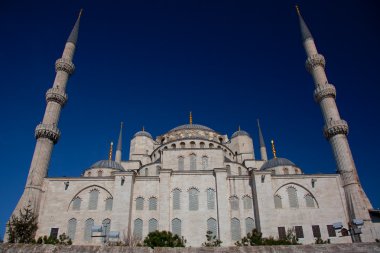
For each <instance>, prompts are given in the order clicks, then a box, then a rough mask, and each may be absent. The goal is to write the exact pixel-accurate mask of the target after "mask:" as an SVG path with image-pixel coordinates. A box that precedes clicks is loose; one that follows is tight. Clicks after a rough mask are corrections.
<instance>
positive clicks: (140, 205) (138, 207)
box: [136, 197, 144, 210]
mask: <svg viewBox="0 0 380 253" xmlns="http://www.w3.org/2000/svg"><path fill="white" fill-rule="evenodd" d="M143 209H144V198H143V197H138V198H136V210H143Z"/></svg>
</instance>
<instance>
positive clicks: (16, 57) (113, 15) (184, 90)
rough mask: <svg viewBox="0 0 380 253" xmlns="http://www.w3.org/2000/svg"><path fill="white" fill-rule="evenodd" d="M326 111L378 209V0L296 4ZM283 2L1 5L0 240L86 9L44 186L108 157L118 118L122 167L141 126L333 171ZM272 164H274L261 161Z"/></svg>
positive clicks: (292, 20)
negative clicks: (328, 102) (322, 83)
mask: <svg viewBox="0 0 380 253" xmlns="http://www.w3.org/2000/svg"><path fill="white" fill-rule="evenodd" d="M297 3H298V4H299V5H300V7H301V12H302V14H303V16H304V19H305V21H306V23H307V24H308V26H309V28H310V30H311V32H312V34H313V36H314V38H315V40H316V43H317V47H318V49H319V51H320V53H322V54H323V55H324V56H325V58H326V61H327V68H326V71H327V75H328V78H329V81H330V83H332V84H334V85H335V86H336V89H337V104H338V108H339V110H340V113H341V116H342V118H343V119H345V120H347V122H348V123H349V126H350V134H349V142H350V145H351V149H352V152H353V155H354V159H355V162H356V165H357V169H358V172H359V176H360V179H361V182H362V184H363V187H364V189H365V191H366V193H367V194H368V196H369V198H370V200H371V201H372V204H373V205H374V207H377V208H379V207H380V195H379V193H378V192H379V190H378V189H379V185H378V184H379V178H380V169H379V160H378V159H377V156H379V154H380V149H379V143H380V135H379V134H378V131H379V129H380V113H379V109H380V105H379V100H378V96H379V92H380V87H379V85H380V77H379V69H380V63H379V62H380V61H379V59H380V53H379V50H378V48H379V45H380V33H379V31H380V20H379V19H380V16H379V15H378V13H379V5H378V1H369V0H361V1H326V0H322V1H298V2H297ZM294 4H295V2H294V1H285V0H281V1H239V0H234V1H231V0H226V1H220V0H219V1H193V0H192V1H165V0H163V1H144V0H141V1H140V0H139V1H81V0H79V1H78V0H75V1H74V0H65V1H63V0H60V1H19V0H2V1H1V2H0V23H1V25H0V34H1V39H0V73H1V81H0V94H1V99H0V110H1V111H0V112H1V124H0V154H1V156H0V157H1V165H2V166H1V173H2V176H1V179H2V182H1V184H0V192H1V193H2V194H3V195H2V196H3V199H2V201H1V212H0V235H1V234H3V233H4V232H3V231H4V230H3V228H4V227H5V223H6V220H7V219H8V217H9V215H10V214H11V212H12V210H13V208H14V207H15V206H16V203H17V201H18V199H19V197H20V196H21V194H22V191H23V188H24V185H25V181H26V177H27V174H28V170H29V165H30V161H31V157H32V154H33V150H34V145H35V139H34V136H33V133H34V128H35V126H36V125H37V124H38V123H39V122H40V121H41V120H42V116H43V113H44V110H45V105H46V102H45V98H44V95H45V92H46V90H47V89H49V88H50V87H51V85H52V83H53V80H54V75H55V72H54V62H55V60H56V59H58V58H59V57H60V55H61V53H62V50H63V46H64V44H65V41H66V39H67V37H68V35H69V33H70V31H71V28H72V26H73V25H74V22H75V20H76V18H77V14H78V12H79V9H80V8H84V12H83V17H82V22H81V26H80V32H79V41H78V49H77V52H76V55H75V59H74V63H75V65H76V73H75V74H74V75H73V76H72V77H71V79H70V80H69V83H68V90H67V93H68V95H69V101H68V103H67V105H66V106H65V108H64V109H63V112H62V114H61V120H60V122H59V128H60V129H61V132H62V135H61V139H60V141H59V143H58V144H57V145H56V146H55V148H54V151H53V155H52V160H51V164H50V169H49V176H51V177H56V176H63V175H64V176H74V177H77V176H79V175H80V174H81V173H82V171H83V170H84V169H85V168H87V167H89V166H90V165H91V164H93V163H94V162H96V161H98V160H101V159H106V158H107V153H108V148H109V142H110V141H112V140H113V141H116V140H117V135H118V131H119V125H120V121H124V123H125V124H124V125H125V128H124V154H123V155H124V159H126V158H127V157H128V152H129V141H130V138H131V137H132V136H133V134H134V133H135V132H137V131H139V130H140V129H141V128H142V126H143V125H144V126H145V129H146V130H147V131H149V132H150V133H151V134H152V135H153V136H158V135H161V134H163V133H165V132H167V131H169V130H170V129H172V128H174V127H176V126H178V125H181V124H185V123H188V114H189V111H193V118H194V123H197V124H203V125H206V126H209V127H211V128H213V129H214V130H216V131H218V132H220V133H225V134H228V135H229V136H231V134H232V133H233V132H234V131H236V130H237V128H238V125H240V126H241V128H242V129H244V130H246V131H248V132H249V133H251V135H252V137H253V140H254V144H255V151H256V156H258V154H259V148H258V138H257V127H256V118H260V120H261V126H262V130H263V133H264V138H265V141H266V144H267V148H268V150H269V148H270V147H269V145H270V140H271V139H274V140H275V142H276V148H277V154H278V156H280V157H286V158H288V159H290V160H291V161H293V162H294V163H296V164H297V165H298V166H299V167H301V168H302V169H303V171H304V172H305V173H335V170H336V165H335V161H334V159H333V155H332V152H331V147H330V145H329V143H328V142H327V141H326V140H325V139H324V137H323V135H322V127H323V119H322V115H321V112H320V108H319V106H318V105H317V104H316V103H315V102H314V100H313V90H314V84H313V81H312V78H311V76H310V75H309V74H308V73H307V72H306V70H305V67H304V63H305V59H306V57H305V53H304V50H303V47H302V43H301V39H300V32H299V26H298V18H297V16H296V12H295V10H294ZM270 156H271V155H270Z"/></svg>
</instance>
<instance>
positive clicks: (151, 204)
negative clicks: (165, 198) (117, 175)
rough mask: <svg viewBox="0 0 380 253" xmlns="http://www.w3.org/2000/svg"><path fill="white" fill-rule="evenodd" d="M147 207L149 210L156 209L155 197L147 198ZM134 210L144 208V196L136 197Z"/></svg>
mask: <svg viewBox="0 0 380 253" xmlns="http://www.w3.org/2000/svg"><path fill="white" fill-rule="evenodd" d="M148 209H149V210H157V198H156V197H150V198H149V199H148ZM136 210H144V198H143V197H137V198H136Z"/></svg>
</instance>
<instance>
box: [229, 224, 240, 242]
mask: <svg viewBox="0 0 380 253" xmlns="http://www.w3.org/2000/svg"><path fill="white" fill-rule="evenodd" d="M240 238H241V232H240V221H239V219H237V218H233V219H231V240H233V241H239V240H240Z"/></svg>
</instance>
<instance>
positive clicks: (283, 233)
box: [277, 227, 286, 240]
mask: <svg viewBox="0 0 380 253" xmlns="http://www.w3.org/2000/svg"><path fill="white" fill-rule="evenodd" d="M277 229H278V238H279V239H281V240H283V239H285V238H286V231H285V227H278V228H277Z"/></svg>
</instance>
